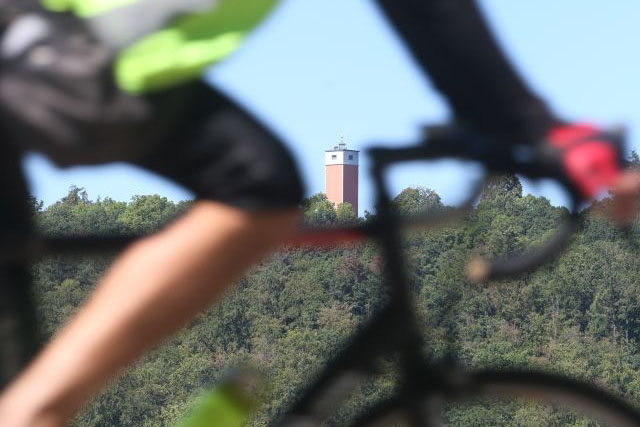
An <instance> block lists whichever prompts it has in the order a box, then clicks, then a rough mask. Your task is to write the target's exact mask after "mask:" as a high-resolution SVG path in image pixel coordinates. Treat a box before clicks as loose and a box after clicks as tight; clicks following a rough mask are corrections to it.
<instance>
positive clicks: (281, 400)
mask: <svg viewBox="0 0 640 427" xmlns="http://www.w3.org/2000/svg"><path fill="white" fill-rule="evenodd" d="M608 203H609V200H608V199H606V198H605V199H603V200H601V201H599V202H595V203H594V204H593V205H592V206H590V207H589V208H588V209H586V210H585V211H583V212H582V214H581V231H580V233H579V234H577V235H576V236H575V237H574V239H573V240H572V242H571V244H570V246H569V247H568V248H567V250H566V251H565V252H564V253H563V254H562V255H561V256H560V257H559V258H558V259H556V260H554V261H553V262H551V263H549V264H547V265H545V266H542V267H540V268H538V269H536V270H535V271H532V272H530V273H527V274H524V275H522V276H520V277H517V278H515V279H509V280H502V281H495V282H489V283H483V284H479V285H477V284H470V283H469V282H467V281H466V280H465V277H464V266H465V262H466V260H467V259H468V258H469V257H470V256H471V255H473V254H485V255H500V254H509V253H514V252H517V251H520V250H522V249H523V248H525V247H527V246H529V245H534V244H538V243H540V242H542V241H544V240H545V239H547V238H548V237H549V236H550V235H552V233H554V230H555V228H556V227H557V226H558V224H559V223H560V221H561V220H562V218H563V216H565V215H567V210H566V209H565V208H562V207H554V206H552V205H551V204H550V202H549V201H548V200H547V199H545V198H543V197H534V196H531V195H523V192H522V186H521V184H520V182H519V181H518V179H517V178H516V177H514V176H507V177H502V178H500V179H496V180H494V181H493V182H492V183H491V184H490V185H487V186H485V189H484V191H483V194H482V196H481V198H480V200H479V202H478V203H477V205H475V206H474V209H473V211H472V212H471V213H470V214H469V215H468V218H466V219H465V220H464V221H462V222H460V223H456V224H451V225H448V226H445V227H443V228H440V229H437V230H427V231H418V232H412V233H411V234H407V235H406V236H404V240H403V245H404V249H405V251H406V256H407V258H408V260H409V265H410V271H409V275H410V277H411V280H412V289H413V292H414V297H415V307H416V310H417V312H418V314H419V316H420V321H421V323H422V325H423V326H424V336H423V347H424V351H425V354H427V355H429V356H430V357H433V358H437V357H439V356H440V355H442V354H443V353H444V352H445V351H447V349H449V348H450V347H452V348H453V349H454V350H455V353H456V355H457V358H458V359H459V361H460V363H461V364H463V365H464V366H468V367H487V366H492V367H498V368H501V367H535V368H541V369H547V370H550V371H557V372H562V373H565V374H569V375H572V376H574V377H578V378H582V379H586V380H588V381H591V382H594V383H597V384H600V385H602V386H605V387H607V388H609V389H611V390H614V391H616V392H617V393H619V394H620V395H623V396H626V397H627V398H628V399H630V400H631V401H636V402H640V376H639V375H638V374H639V373H640V346H639V343H640V257H639V254H638V252H637V249H635V247H634V246H633V245H632V244H630V243H629V241H628V240H627V239H625V238H623V235H622V232H621V231H620V230H618V229H616V228H615V227H613V226H612V225H611V224H609V223H608V222H607V221H606V220H605V219H603V218H602V217H601V215H599V214H598V211H599V210H600V208H603V207H606V205H607V204H608ZM189 204H190V203H189V202H181V203H174V202H171V201H169V200H167V199H166V198H164V197H161V196H158V195H151V196H136V197H134V198H132V199H131V200H130V201H129V202H119V201H114V200H112V199H109V198H104V199H98V200H91V199H90V198H89V196H88V195H87V193H86V192H85V191H84V190H83V189H81V188H76V187H72V188H71V189H70V191H69V193H68V195H67V196H66V197H64V198H63V199H61V200H60V201H58V202H56V203H54V204H51V205H50V206H47V207H44V206H43V204H42V203H41V202H38V201H36V200H35V199H34V200H33V208H34V215H35V220H36V223H37V226H38V228H39V231H40V232H42V233H45V234H47V235H76V234H91V235H110V234H113V233H150V232H153V231H154V230H157V229H159V228H161V227H162V226H163V225H164V224H166V223H167V222H168V221H171V219H172V218H174V217H176V216H177V215H180V214H181V213H182V212H184V211H185V210H186V209H187V208H188V207H189ZM394 205H395V208H396V209H397V211H398V212H399V213H401V214H411V213H415V212H417V211H420V210H424V209H428V210H446V209H450V208H449V207H447V206H445V205H444V204H443V203H442V201H441V199H440V197H439V196H438V194H436V193H435V192H433V191H431V190H429V189H427V188H422V187H417V188H407V189H405V190H404V191H402V192H401V193H400V194H398V195H397V196H396V197H395V199H394ZM302 209H303V211H304V219H305V221H306V222H307V223H310V224H314V225H331V224H338V223H353V222H358V221H369V220H371V219H372V218H373V217H374V216H375V213H369V212H367V213H366V214H365V217H364V218H356V216H355V215H354V214H353V211H352V210H351V209H350V207H349V206H344V205H343V206H338V208H337V209H334V208H333V206H332V205H331V204H330V203H329V202H328V201H327V199H326V197H325V196H324V195H323V194H317V195H315V196H313V197H310V198H308V199H307V200H305V202H304V203H303V205H302ZM631 233H632V235H633V236H636V237H637V238H638V239H640V229H638V224H636V225H634V227H633V228H632V230H631ZM114 256H115V255H114V254H105V255H102V256H99V257H81V256H64V257H63V256H56V257H49V258H46V259H43V260H41V261H40V262H39V263H38V264H36V265H35V266H34V268H33V275H34V279H35V285H34V289H35V293H36V295H37V301H38V307H39V314H38V315H39V320H40V324H41V329H42V336H43V340H45V339H47V338H48V337H50V336H51V335H52V334H53V333H55V331H56V330H57V329H58V328H59V327H60V326H61V325H62V324H63V322H64V321H65V319H67V318H68V317H69V316H70V315H72V314H73V313H74V311H75V310H76V309H77V308H78V307H79V305H80V304H81V303H82V301H83V300H84V299H85V298H86V296H87V295H88V294H89V292H91V290H92V288H93V286H94V284H95V283H96V281H97V280H98V278H99V277H100V275H101V274H102V273H103V272H104V271H105V269H106V268H107V266H108V265H109V262H110V261H111V260H112V259H113V257H114ZM383 268H384V266H383V264H382V262H381V259H380V257H379V255H378V253H377V249H376V247H375V245H374V244H372V243H368V242H363V243H359V244H356V245H353V246H340V247H336V248H334V249H332V250H314V249H311V248H298V249H292V248H283V249H282V250H280V251H279V252H277V253H276V254H274V255H273V256H271V257H270V258H269V259H267V260H264V261H263V262H261V263H260V264H259V265H257V266H256V267H255V268H254V269H253V270H252V271H251V273H250V274H248V275H247V276H246V277H245V278H243V279H242V280H240V281H239V282H238V283H237V284H236V285H235V286H233V287H232V288H231V289H229V291H228V292H227V294H226V296H225V298H224V299H223V300H221V301H219V302H218V303H217V304H215V305H214V306H213V307H211V309H209V310H208V311H206V312H204V313H202V314H201V315H200V316H199V317H198V318H197V319H195V320H193V321H192V322H191V323H190V324H189V325H188V326H187V327H186V328H184V329H183V330H181V331H180V332H179V333H177V334H175V335H174V336H173V337H171V338H170V339H169V340H167V342H166V343H165V344H164V345H162V346H161V347H159V348H157V349H155V350H154V351H152V352H151V353H149V354H148V355H146V356H145V357H144V358H143V359H142V360H140V361H139V362H137V363H136V364H134V365H133V366H131V367H130V368H129V369H127V370H126V372H125V373H124V374H123V375H122V376H121V377H119V378H118V379H116V380H114V381H113V382H112V383H111V384H110V386H109V387H108V388H107V389H106V390H105V391H103V392H102V393H100V394H99V395H98V396H97V397H96V398H95V399H94V400H93V401H92V402H91V403H89V404H88V405H87V406H86V407H85V408H84V410H83V411H82V412H81V413H80V414H79V415H78V416H77V417H76V418H75V419H74V421H73V425H74V426H104V427H112V426H145V427H152V426H153V427H156V426H158V427H159V426H173V425H176V423H177V421H178V420H179V419H180V418H181V417H182V416H183V415H184V414H185V413H186V412H187V411H188V410H189V408H190V407H191V406H192V405H193V402H194V400H195V398H196V396H198V395H199V394H200V393H201V392H202V391H203V390H207V389H209V388H211V387H212V386H214V385H215V384H216V381H219V379H220V378H221V377H222V376H223V375H224V374H225V372H227V371H228V370H229V369H230V368H232V367H234V366H241V365H244V364H250V365H253V366H258V367H260V369H262V370H263V371H264V372H266V377H267V378H268V387H267V388H266V391H265V394H266V396H265V397H264V404H263V405H262V406H260V408H259V410H258V411H257V412H256V413H255V414H254V416H253V418H252V421H251V423H252V425H254V426H264V425H268V424H269V423H270V422H271V421H273V420H274V419H276V418H277V417H278V415H279V414H281V413H282V411H283V410H284V408H286V407H287V405H288V404H290V403H291V402H292V401H293V400H295V398H296V397H297V396H298V393H299V390H301V388H302V387H304V385H305V384H307V383H308V382H309V381H312V380H313V377H314V376H313V373H314V372H317V371H318V370H319V368H320V367H321V366H322V365H323V364H324V363H326V361H327V360H328V359H329V358H331V357H332V355H335V354H336V352H337V351H338V350H339V349H340V348H341V347H342V346H343V345H344V344H345V342H346V340H347V339H348V337H349V335H350V334H352V333H353V332H354V331H355V330H356V329H357V328H358V326H359V325H362V324H363V322H365V321H366V319H367V318H368V317H369V316H371V315H372V313H374V312H375V311H376V309H378V308H379V307H380V306H381V305H382V304H383V303H384V299H385V292H384V289H383V288H382V286H381V281H382V279H381V272H382V269H383ZM105 321H106V319H105ZM132 333H135V332H132ZM451 336H453V337H455V339H454V341H453V342H449V340H448V337H451ZM383 365H384V366H386V368H387V369H384V370H383V372H382V373H381V374H380V375H379V376H377V377H376V378H372V379H370V380H367V381H365V382H364V383H363V384H362V385H361V386H360V387H359V389H358V391H357V392H356V394H355V395H354V396H353V397H352V398H351V399H350V400H349V401H348V402H347V403H345V404H344V405H343V406H342V407H341V408H339V410H338V411H337V412H336V415H335V416H334V417H333V418H332V419H331V420H329V421H328V422H327V425H328V426H340V425H344V424H345V423H346V420H347V419H349V418H350V417H351V416H352V415H353V414H354V413H356V412H357V411H359V410H361V409H362V408H364V407H365V405H367V404H368V403H370V402H372V401H375V400H376V399H379V398H381V397H383V396H384V395H385V394H386V393H389V391H390V390H392V388H393V386H394V368H393V365H394V364H393V360H387V361H383ZM443 419H444V420H445V422H446V424H447V425H451V426H489V425H496V426H498V425H499V426H542V425H544V426H556V425H558V426H559V425H562V426H589V425H596V424H595V423H593V422H592V421H590V420H588V419H585V418H582V417H580V416H578V415H576V414H574V413H570V412H562V411H558V410H556V409H554V408H551V407H546V406H540V405H532V404H525V403H523V402H518V401H504V402H502V401H501V402H495V401H478V402H472V403H469V404H466V405H464V406H452V407H447V408H446V411H445V413H444V414H443Z"/></svg>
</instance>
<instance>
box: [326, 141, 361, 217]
mask: <svg viewBox="0 0 640 427" xmlns="http://www.w3.org/2000/svg"><path fill="white" fill-rule="evenodd" d="M358 153H359V152H358V151H356V150H347V144H339V145H336V146H334V147H333V150H327V151H325V153H324V165H325V177H326V178H325V188H326V193H327V199H329V201H330V202H331V203H333V204H334V206H336V207H337V206H338V205H339V204H340V203H344V202H347V203H351V205H352V206H353V209H354V210H355V213H356V215H358Z"/></svg>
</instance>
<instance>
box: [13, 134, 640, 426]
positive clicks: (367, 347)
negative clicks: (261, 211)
mask: <svg viewBox="0 0 640 427" xmlns="http://www.w3.org/2000/svg"><path fill="white" fill-rule="evenodd" d="M480 143H482V144H483V150H480V149H479V144H480ZM515 151H516V150H514V153H515ZM369 155H370V156H371V158H372V163H373V166H372V170H371V173H372V177H373V182H374V184H375V188H376V191H377V194H378V198H377V206H378V215H377V219H376V220H375V221H374V222H371V223H368V224H365V225H360V226H355V227H343V228H335V229H330V230H326V229H325V230H308V231H306V232H305V233H302V234H301V235H300V236H299V237H298V238H297V239H296V240H295V241H292V242H291V244H294V245H301V244H334V243H336V242H347V241H353V240H359V239H362V238H364V237H370V238H373V239H374V240H376V241H377V242H378V243H379V244H380V246H381V248H382V254H383V257H384V259H386V269H385V274H386V277H387V280H386V284H387V286H388V291H389V300H388V302H387V303H386V305H385V306H384V308H383V309H382V310H381V311H380V312H379V313H378V314H376V315H374V317H373V318H372V319H371V320H370V321H369V322H368V324H367V325H365V326H364V327H363V328H362V329H361V330H360V331H359V332H358V333H357V334H356V335H355V336H354V338H353V339H352V341H351V342H350V343H349V344H348V345H347V346H346V347H345V349H344V350H343V351H342V352H341V353H340V354H339V355H338V357H336V358H335V359H334V360H333V361H332V362H331V363H330V364H329V365H328V366H327V367H326V368H325V369H324V370H323V371H322V372H321V373H320V375H319V377H318V379H317V380H316V381H315V382H314V383H313V384H312V385H311V386H310V387H309V388H308V389H307V390H306V391H303V392H302V396H301V398H300V399H299V400H298V401H297V402H296V403H295V404H294V405H293V406H292V407H291V408H290V409H289V410H288V411H286V413H285V414H284V416H283V417H282V419H280V420H278V421H277V424H275V425H278V426H285V427H287V426H288V427H292V426H309V425H319V424H320V422H322V420H324V419H326V418H327V417H328V416H329V415H330V413H331V412H332V410H333V408H334V407H335V406H336V405H337V404H338V403H339V402H341V401H343V400H344V399H345V398H346V396H348V395H349V394H350V392H351V391H352V390H353V389H354V388H355V386H356V385H357V384H358V383H359V380H360V379H361V378H363V377H366V376H367V375H369V374H373V373H375V371H376V367H375V365H376V361H377V360H379V359H380V358H382V357H388V356H391V355H394V354H397V355H398V360H399V361H400V375H399V377H400V378H399V380H398V387H397V389H396V391H395V392H394V394H393V395H392V396H391V397H389V398H386V399H385V400H383V401H381V402H378V403H377V404H374V405H373V406H372V407H370V408H368V409H367V410H366V411H365V413H363V414H361V415H360V416H358V417H357V418H356V419H355V420H353V422H352V424H351V425H352V426H369V425H386V423H389V422H394V421H392V420H396V419H397V418H398V417H400V418H404V419H405V420H406V421H408V422H409V424H410V425H413V426H423V425H438V423H439V422H440V421H439V414H440V412H441V408H442V407H443V405H444V404H445V402H447V403H448V402H456V401H460V400H468V399H472V398H476V397H479V396H489V397H523V398H533V399H535V400H538V401H542V402H548V403H552V404H557V405H560V406H563V407H566V408H570V409H576V410H577V411H579V412H583V413H585V414H587V415H591V416H593V417H595V418H596V419H599V420H602V421H605V422H608V423H610V424H611V425H620V426H634V425H640V412H639V411H638V410H637V409H636V408H634V407H633V406H632V405H630V404H629V403H627V402H625V401H624V400H622V399H620V398H619V397H616V396H614V395H612V394H611V393H609V392H607V391H605V390H603V389H601V388H598V387H596V386H593V385H591V384H587V383H585V382H582V381H578V380H574V379H571V378H566V377H563V376H561V375H556V374H550V373H546V372H537V371H528V370H512V371H496V370H478V371H465V370H463V369H462V368H460V367H458V366H456V364H455V361H454V357H453V355H452V354H449V355H448V356H447V357H445V358H444V359H443V360H440V361H437V362H431V361H428V360H426V358H425V357H424V355H423V352H422V349H421V347H420V345H419V343H420V341H421V334H420V331H419V329H418V327H417V322H416V316H415V314H414V312H413V309H412V308H411V295H410V290H409V281H408V279H407V277H406V275H405V268H404V264H405V262H404V259H403V257H402V252H401V250H400V248H401V242H400V231H401V229H402V228H403V227H406V226H424V227H431V226H436V225H439V224H441V223H442V222H443V221H445V220H447V221H448V220H450V219H451V216H463V215H464V214H465V213H466V212H468V211H469V209H470V208H471V206H472V205H473V201H474V200H475V198H476V196H477V195H478V194H479V192H480V189H481V186H477V187H476V189H475V191H474V192H473V194H472V195H471V197H469V198H468V200H467V201H466V202H465V203H464V204H463V205H462V207H461V208H460V209H458V210H457V211H456V212H447V213H446V214H444V215H443V214H441V213H440V214H431V213H425V214H424V215H420V216H417V217H414V218H408V219H400V218H398V217H396V215H395V213H394V211H393V208H392V205H391V199H390V197H389V192H388V189H387V186H386V182H385V172H386V171H387V169H388V167H389V166H391V165H393V164H396V163H400V162H404V161H409V160H429V159H440V158H443V157H458V158H463V159H467V160H477V161H481V162H482V163H484V164H485V166H486V167H487V170H488V171H489V172H516V171H517V172H524V173H525V175H527V176H530V177H534V178H537V177H541V176H548V171H546V170H540V169H539V168H538V166H537V165H536V164H534V163H532V161H531V158H527V157H526V156H522V155H515V154H514V155H513V156H510V155H505V154H504V153H503V154H502V155H500V156H496V155H495V153H493V152H491V150H488V151H487V150H486V144H485V142H483V141H477V140H475V139H474V136H473V135H470V134H467V133H465V132H459V133H458V132H457V131H456V132H453V133H452V132H449V131H442V130H439V129H435V130H434V129H430V130H429V132H427V133H426V134H425V140H424V141H422V142H421V143H419V144H417V145H414V146H409V147H404V148H397V149H387V148H373V149H370V150H369ZM556 178H558V177H556ZM558 179H560V180H561V177H560V178H558ZM565 186H566V183H565ZM578 200H579V198H578V197H577V196H575V195H574V197H573V201H574V206H573V214H572V215H571V216H570V217H569V218H568V219H567V222H566V223H565V224H564V225H562V226H561V228H560V230H559V232H558V233H557V234H556V236H555V237H554V238H552V239H551V240H549V241H548V242H547V243H546V244H544V245H543V246H541V247H539V248H536V249H534V250H531V251H529V252H526V253H523V254H520V255H518V256H516V257H515V258H509V259H499V260H493V261H490V262H487V261H482V263H483V264H482V267H483V271H482V272H481V273H483V274H476V275H475V278H476V279H481V280H487V279H490V278H499V277H504V276H508V275H514V274H518V273H520V272H522V271H525V270H527V269H530V268H533V267H535V266H537V265H540V264H541V263H543V262H545V261H547V260H549V259H551V258H553V257H554V256H555V255H556V254H557V253H558V252H559V251H560V250H561V249H562V248H563V247H564V245H566V243H567V242H568V241H569V238H570V237H571V235H572V234H573V233H574V232H575V230H576V229H577V218H578V214H577V203H578ZM137 237H138V236H119V237H111V238H57V239H56V238H49V239H34V240H31V241H28V242H23V245H21V247H20V250H12V251H8V250H6V249H5V250H3V251H2V253H3V256H4V257H5V258H6V259H9V258H14V259H21V258H22V259H24V258H25V257H26V258H33V257H34V256H36V255H41V254H45V253H60V252H69V251H70V252H78V251H83V252H87V251H88V250H89V249H91V250H98V251H103V250H106V249H117V248H121V247H122V246H124V245H125V244H127V243H129V242H131V241H133V240H134V239H135V238H137ZM472 275H473V274H472ZM380 423H382V424H380ZM212 425H215V424H212Z"/></svg>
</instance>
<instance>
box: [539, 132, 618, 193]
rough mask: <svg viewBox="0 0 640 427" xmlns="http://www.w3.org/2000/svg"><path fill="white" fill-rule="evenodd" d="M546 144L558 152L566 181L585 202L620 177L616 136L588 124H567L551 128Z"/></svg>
mask: <svg viewBox="0 0 640 427" xmlns="http://www.w3.org/2000/svg"><path fill="white" fill-rule="evenodd" d="M546 143H547V144H549V145H550V146H551V147H553V148H554V149H555V150H557V151H559V153H556V154H559V155H560V158H561V163H562V167H563V169H564V171H565V173H566V175H567V177H568V178H569V181H570V182H571V183H572V184H573V186H574V187H575V189H576V190H577V191H578V192H579V193H580V194H581V195H582V196H583V197H584V198H585V199H591V198H593V197H595V196H597V195H598V194H599V193H600V192H602V191H603V190H604V189H606V188H609V187H610V186H611V185H612V184H613V183H614V181H615V180H616V178H618V177H619V176H620V173H621V171H622V153H621V147H620V145H621V144H620V142H619V135H613V134H607V133H605V132H603V131H601V130H600V129H598V128H597V127H595V126H593V125H589V124H569V125H560V126H557V127H554V128H552V129H551V130H550V131H549V133H548V134H547V138H546Z"/></svg>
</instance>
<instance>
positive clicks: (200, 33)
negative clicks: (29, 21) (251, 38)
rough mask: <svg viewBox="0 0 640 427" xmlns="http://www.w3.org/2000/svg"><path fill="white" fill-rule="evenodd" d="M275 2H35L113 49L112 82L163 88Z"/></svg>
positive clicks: (185, 77)
mask: <svg viewBox="0 0 640 427" xmlns="http://www.w3.org/2000/svg"><path fill="white" fill-rule="evenodd" d="M278 1H279V0H41V2H42V4H43V6H44V7H45V8H46V9H48V10H50V11H56V12H72V13H74V14H76V15H77V16H78V17H80V18H83V19H85V20H86V21H87V23H88V25H89V27H90V28H91V29H92V30H93V31H94V33H95V34H96V35H97V36H98V37H99V38H100V39H101V40H102V41H103V42H104V43H105V44H106V45H107V46H110V47H111V48H113V49H114V51H115V52H117V55H116V58H115V61H114V73H115V78H116V81H117V83H118V86H119V87H120V88H121V89H123V90H125V91H127V92H131V93H143V92H149V91H155V90H161V89H166V88H169V87H172V86H175V85H177V84H180V83H183V82H186V81H189V80H193V79H196V78H198V77H199V76H201V74H202V71H203V70H204V68H206V67H207V66H209V65H211V64H214V63H216V62H219V61H221V60H223V59H224V58H226V57H227V56H229V55H230V54H231V53H233V52H234V51H235V50H236V49H237V48H238V47H239V46H240V45H241V44H242V42H243V41H244V39H245V37H246V36H247V34H248V33H249V32H250V31H251V30H252V29H253V28H254V27H255V26H257V25H258V24H259V23H260V22H261V21H262V20H263V19H264V17H265V16H266V15H267V14H268V13H269V12H270V11H271V10H272V9H273V7H274V6H275V5H276V4H277V3H278Z"/></svg>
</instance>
